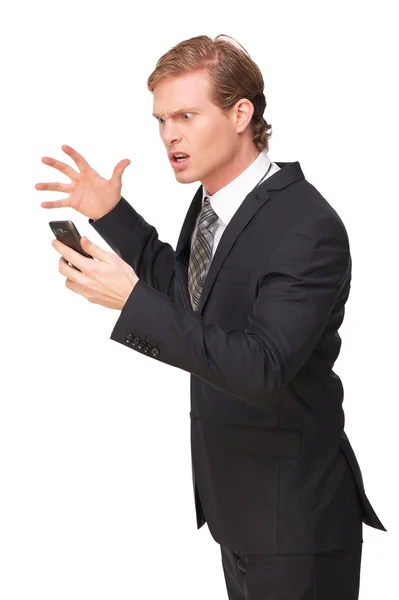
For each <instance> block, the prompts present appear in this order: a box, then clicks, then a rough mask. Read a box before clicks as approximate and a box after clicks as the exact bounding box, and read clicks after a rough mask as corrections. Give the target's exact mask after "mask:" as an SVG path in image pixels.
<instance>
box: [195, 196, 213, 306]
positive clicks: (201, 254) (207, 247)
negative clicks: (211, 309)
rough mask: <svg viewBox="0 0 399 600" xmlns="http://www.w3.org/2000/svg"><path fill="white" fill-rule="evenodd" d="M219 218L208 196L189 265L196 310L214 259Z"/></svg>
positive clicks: (200, 216)
mask: <svg viewBox="0 0 399 600" xmlns="http://www.w3.org/2000/svg"><path fill="white" fill-rule="evenodd" d="M217 219H218V216H217V214H216V213H215V211H214V210H213V208H212V206H211V205H210V202H209V198H208V196H205V198H204V203H203V206H202V209H201V212H200V215H199V219H198V226H197V234H196V236H195V240H194V244H193V247H192V249H191V253H190V259H189V263H188V291H189V294H190V299H191V304H192V307H193V309H194V310H196V309H197V308H198V304H199V301H200V297H201V292H202V288H203V286H204V281H205V277H206V274H207V272H208V267H209V264H210V260H211V257H212V248H213V239H214V233H215V229H216V225H217V223H216V222H217Z"/></svg>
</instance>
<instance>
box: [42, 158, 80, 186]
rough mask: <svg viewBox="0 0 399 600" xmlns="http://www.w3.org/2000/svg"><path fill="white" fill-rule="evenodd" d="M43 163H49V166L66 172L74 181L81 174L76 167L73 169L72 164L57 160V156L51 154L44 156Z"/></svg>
mask: <svg viewBox="0 0 399 600" xmlns="http://www.w3.org/2000/svg"><path fill="white" fill-rule="evenodd" d="M42 163H44V164H45V165H48V166H49V167H53V168H54V169H57V171H61V173H64V174H65V175H66V176H67V177H69V178H70V179H72V181H75V180H76V179H77V177H78V175H79V173H78V172H77V171H75V169H72V167H71V166H70V165H67V164H66V163H64V162H61V161H60V160H57V159H56V158H52V157H51V156H43V157H42Z"/></svg>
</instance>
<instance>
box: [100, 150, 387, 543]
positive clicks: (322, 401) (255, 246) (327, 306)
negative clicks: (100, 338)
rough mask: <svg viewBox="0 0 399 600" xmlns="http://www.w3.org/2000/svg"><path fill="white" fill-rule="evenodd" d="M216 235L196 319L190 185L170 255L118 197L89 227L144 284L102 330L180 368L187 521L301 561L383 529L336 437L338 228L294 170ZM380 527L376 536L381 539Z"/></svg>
mask: <svg viewBox="0 0 399 600" xmlns="http://www.w3.org/2000/svg"><path fill="white" fill-rule="evenodd" d="M277 165H278V166H279V167H280V170H279V171H277V172H276V173H274V174H273V175H272V176H271V177H269V178H268V179H266V180H265V181H264V182H263V183H262V184H261V185H260V186H258V187H256V188H254V189H253V190H252V191H251V192H250V193H249V194H248V195H247V196H246V197H245V198H243V202H242V204H241V205H240V207H239V208H238V210H237V211H236V213H235V214H234V216H233V218H232V219H231V221H230V223H229V224H228V226H227V227H226V229H225V231H224V233H223V236H222V238H221V240H220V242H219V245H218V247H217V249H216V253H215V256H214V257H213V260H212V262H211V265H210V268H209V271H208V274H207V277H206V280H205V284H204V288H203V292H202V296H201V301H200V304H199V307H198V310H197V311H193V310H192V307H191V304H190V298H189V294H188V285H187V267H188V257H189V249H190V236H191V233H192V231H193V228H194V224H195V219H196V216H197V214H198V212H199V210H200V208H201V200H202V186H200V187H199V188H198V190H197V192H196V194H195V196H194V198H193V200H192V203H191V205H190V207H189V210H188V212H187V215H186V218H185V221H184V223H183V227H182V230H181V234H180V237H179V240H178V244H177V248H176V251H174V250H173V248H172V247H171V246H170V245H169V244H167V243H165V242H162V241H160V240H159V238H158V233H157V231H156V229H155V228H154V227H153V226H151V225H150V224H148V223H147V222H146V221H145V220H144V219H143V218H142V217H141V216H140V215H139V214H138V213H137V212H136V211H135V210H134V209H133V208H132V206H131V205H130V204H129V203H128V202H126V200H125V199H124V198H123V197H122V198H121V199H120V201H119V203H118V204H117V206H116V207H115V208H114V209H113V210H112V211H111V212H110V213H108V214H107V215H105V216H104V217H102V218H101V219H99V220H98V221H95V222H93V221H92V220H89V222H90V223H91V224H92V225H93V227H94V228H95V229H96V231H97V232H98V233H99V234H100V235H101V236H102V237H103V239H104V240H105V241H106V242H107V243H108V244H109V246H110V247H111V248H112V249H113V250H114V251H115V252H116V253H117V254H118V255H119V256H121V257H122V258H123V259H124V260H125V261H126V262H127V263H129V264H130V265H131V266H132V267H133V268H134V270H135V271H136V273H137V275H138V276H139V277H140V280H139V282H138V283H137V285H136V286H135V288H134V290H133V291H132V293H131V295H130V296H129V298H128V300H127V302H126V305H125V306H124V308H123V310H122V311H121V314H120V317H119V319H118V321H117V323H116V325H115V328H114V330H113V331H112V334H111V339H113V340H115V341H117V342H120V343H121V344H124V345H125V346H127V347H128V348H131V349H132V350H133V351H135V352H140V353H144V354H146V355H147V356H148V357H151V358H153V359H155V360H160V361H162V362H164V363H167V364H170V365H173V366H175V367H178V368H180V369H184V370H185V371H188V372H190V373H191V413H190V416H191V449H192V465H193V485H194V496H195V506H196V515H197V527H198V528H200V527H201V526H202V525H203V524H204V523H205V522H207V523H208V526H209V530H210V532H211V534H212V536H213V537H214V539H215V540H216V541H217V542H219V543H220V544H223V545H225V546H228V547H230V548H233V549H235V550H237V551H239V552H243V553H261V554H280V553H281V554H296V553H298V554H299V553H315V552H323V551H328V550H331V549H334V548H339V547H344V546H347V545H350V544H352V543H356V541H357V540H358V539H359V536H361V535H362V522H364V523H366V524H367V525H370V526H371V527H375V528H377V529H383V530H385V528H384V526H383V525H382V523H381V521H380V520H379V518H378V517H377V515H376V513H375V512H374V510H373V508H372V506H371V504H370V502H369V501H368V499H367V496H366V494H365V490H364V485H363V481H362V475H361V471H360V468H359V465H358V463H357V460H356V457H355V454H354V453H353V450H352V448H351V445H350V443H349V441H348V438H347V436H346V435H345V433H344V412H343V409H342V400H343V387H342V384H341V381H340V379H339V377H338V375H337V374H336V373H335V372H334V371H333V366H334V362H335V360H336V358H337V356H338V354H339V350H340V346H341V339H340V336H339V334H338V333H337V331H338V329H339V327H340V325H341V323H342V320H343V318H344V306H345V302H346V301H347V298H348V295H349V289H350V280H351V256H350V248H349V241H348V236H347V232H346V229H345V227H344V225H343V223H342V221H341V219H340V217H339V216H338V214H337V213H336V211H335V210H334V209H333V208H332V206H330V204H329V203H328V202H327V201H326V200H325V199H324V198H323V196H322V195H321V194H320V193H319V192H318V191H317V190H316V189H315V187H314V186H313V185H312V184H311V183H309V182H308V181H306V179H305V177H304V174H303V172H302V169H301V166H300V164H299V162H277ZM385 531H386V530H385Z"/></svg>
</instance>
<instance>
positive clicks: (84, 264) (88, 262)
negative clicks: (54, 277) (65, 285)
mask: <svg viewBox="0 0 399 600" xmlns="http://www.w3.org/2000/svg"><path fill="white" fill-rule="evenodd" d="M51 244H52V246H53V247H54V248H55V249H56V250H57V252H58V253H59V254H61V256H63V257H64V258H65V260H66V261H67V262H70V263H72V264H73V265H75V267H76V268H77V269H79V270H80V271H82V273H90V272H91V270H92V269H93V266H94V265H95V261H94V260H93V259H92V258H87V257H86V256H82V254H80V253H79V252H76V250H74V249H73V248H70V247H69V246H67V245H66V244H63V243H62V242H60V241H59V240H53V241H52V242H51ZM70 268H71V269H72V267H70ZM74 272H75V271H74Z"/></svg>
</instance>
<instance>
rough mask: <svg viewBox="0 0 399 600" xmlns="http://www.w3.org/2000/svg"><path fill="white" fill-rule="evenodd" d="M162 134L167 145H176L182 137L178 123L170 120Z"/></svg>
mask: <svg viewBox="0 0 399 600" xmlns="http://www.w3.org/2000/svg"><path fill="white" fill-rule="evenodd" d="M161 136H162V140H163V142H164V144H165V146H167V147H168V146H175V145H176V144H178V143H179V142H180V140H181V138H182V136H181V134H180V133H179V130H178V127H177V125H176V123H170V122H169V123H165V125H164V128H163V131H162V134H161Z"/></svg>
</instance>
